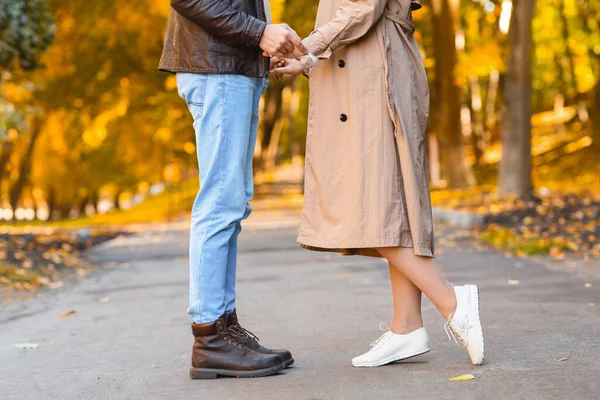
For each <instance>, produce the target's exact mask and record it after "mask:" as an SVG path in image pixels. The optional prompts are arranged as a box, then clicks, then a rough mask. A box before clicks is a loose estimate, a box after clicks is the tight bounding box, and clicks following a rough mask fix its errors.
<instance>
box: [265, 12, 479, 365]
mask: <svg viewBox="0 0 600 400" xmlns="http://www.w3.org/2000/svg"><path fill="white" fill-rule="evenodd" d="M419 8H421V4H420V3H419V0H343V1H342V0H321V2H320V4H319V11H318V15H317V22H316V30H315V31H314V32H313V33H312V34H311V35H310V36H309V37H308V38H306V39H305V40H304V41H303V42H304V44H305V46H306V48H307V49H308V50H309V52H310V53H309V55H308V56H305V57H303V58H302V59H300V60H285V61H282V62H280V63H279V64H276V68H274V69H273V70H272V73H273V74H275V75H276V76H280V75H282V74H291V75H298V74H300V73H304V74H305V75H306V76H308V77H309V78H310V102H309V118H308V136H307V146H306V178H305V179H306V180H305V199H304V206H303V213H302V222H301V226H300V231H299V236H298V242H299V243H300V244H301V245H302V246H303V247H305V248H307V249H310V250H317V251H334V252H339V253H343V254H356V255H365V256H375V257H384V258H386V259H387V260H388V262H389V269H390V278H391V286H392V297H393V304H394V315H393V318H392V321H391V324H390V325H389V328H388V329H386V331H385V332H384V333H383V335H382V336H381V337H380V338H379V339H378V340H376V341H375V342H373V343H372V348H371V350H369V351H368V352H367V353H365V354H363V355H361V356H359V357H356V358H354V359H353V360H352V364H353V365H354V366H356V367H374V366H380V365H384V364H387V363H391V362H394V361H398V360H403V359H406V358H409V357H414V356H417V355H420V354H423V353H426V352H428V351H429V341H428V336H427V332H426V331H425V329H424V327H423V321H422V318H421V293H425V295H426V296H427V297H429V299H430V300H431V301H432V302H433V304H434V305H435V306H436V308H437V309H438V311H439V312H440V313H441V314H442V316H443V317H444V319H445V320H446V325H445V328H446V332H447V333H448V335H449V336H450V335H453V336H454V338H455V340H456V338H458V339H459V340H460V341H461V342H462V343H463V344H464V345H465V347H466V348H467V351H468V353H469V356H470V358H471V361H472V363H473V364H475V365H479V364H481V363H483V355H484V345H483V332H482V329H481V323H480V320H479V300H478V290H477V287H476V286H475V285H465V286H453V285H452V284H450V283H449V282H448V281H447V280H446V278H445V277H444V276H443V275H442V273H441V272H440V270H439V268H438V266H437V265H436V264H435V262H434V260H433V256H434V246H433V224H432V216H431V204H430V196H429V186H428V183H427V173H426V159H425V130H426V125H427V117H428V107H429V90H428V85H427V78H426V75H425V70H424V67H423V62H422V59H421V56H420V53H419V49H418V46H417V43H416V41H415V38H414V36H413V32H414V26H413V24H412V22H411V15H412V11H414V10H417V9H419Z"/></svg>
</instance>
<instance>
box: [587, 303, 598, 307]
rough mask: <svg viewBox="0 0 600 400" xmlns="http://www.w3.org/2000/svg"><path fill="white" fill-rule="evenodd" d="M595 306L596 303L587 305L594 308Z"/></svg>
mask: <svg viewBox="0 0 600 400" xmlns="http://www.w3.org/2000/svg"><path fill="white" fill-rule="evenodd" d="M595 305H596V303H588V306H590V307H594V306H595Z"/></svg>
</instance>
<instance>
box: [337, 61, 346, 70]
mask: <svg viewBox="0 0 600 400" xmlns="http://www.w3.org/2000/svg"><path fill="white" fill-rule="evenodd" d="M345 66H346V61H344V60H340V61H338V67H340V68H344V67H345Z"/></svg>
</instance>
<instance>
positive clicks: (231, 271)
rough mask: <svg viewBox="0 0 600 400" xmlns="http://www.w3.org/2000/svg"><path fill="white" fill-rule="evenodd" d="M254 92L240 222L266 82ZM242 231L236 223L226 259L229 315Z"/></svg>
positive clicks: (251, 179)
mask: <svg viewBox="0 0 600 400" xmlns="http://www.w3.org/2000/svg"><path fill="white" fill-rule="evenodd" d="M255 82H256V83H255V91H254V99H253V106H252V120H251V123H250V136H249V140H248V150H247V152H246V162H245V165H244V186H245V189H246V210H245V213H244V216H243V217H242V220H245V219H246V218H248V216H250V213H251V212H252V206H251V205H250V200H252V197H253V196H254V173H253V170H252V160H253V159H254V147H255V145H256V134H257V132H258V111H259V110H258V105H259V103H260V97H261V95H262V94H263V92H264V91H265V89H266V88H267V85H268V80H266V79H256V81H255ZM241 231H242V223H241V221H240V222H237V223H236V225H235V230H234V233H233V235H232V237H231V240H230V241H229V254H228V257H227V276H226V278H225V279H226V281H225V312H227V313H230V312H232V311H233V310H234V309H235V277H236V269H237V238H238V236H239V234H240V232H241Z"/></svg>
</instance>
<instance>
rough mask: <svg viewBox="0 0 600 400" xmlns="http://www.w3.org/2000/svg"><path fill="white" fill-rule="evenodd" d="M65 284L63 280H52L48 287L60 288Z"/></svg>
mask: <svg viewBox="0 0 600 400" xmlns="http://www.w3.org/2000/svg"><path fill="white" fill-rule="evenodd" d="M63 286H64V282H63V281H58V282H52V283H51V284H49V285H48V287H49V288H50V289H58V288H60V287H63Z"/></svg>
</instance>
